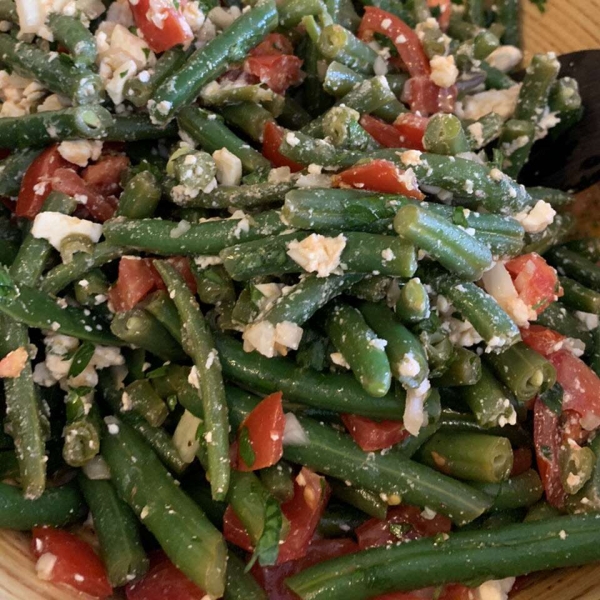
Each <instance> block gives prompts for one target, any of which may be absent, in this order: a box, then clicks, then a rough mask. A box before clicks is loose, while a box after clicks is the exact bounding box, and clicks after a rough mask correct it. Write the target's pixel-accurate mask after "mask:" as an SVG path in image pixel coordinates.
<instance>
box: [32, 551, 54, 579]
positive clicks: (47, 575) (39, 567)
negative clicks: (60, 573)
mask: <svg viewBox="0 0 600 600" xmlns="http://www.w3.org/2000/svg"><path fill="white" fill-rule="evenodd" d="M57 560H58V558H57V556H56V555H55V554H51V553H50V552H44V554H42V555H41V556H40V557H39V558H38V559H37V562H36V563H35V572H36V573H37V576H38V577H39V578H40V579H42V580H44V581H49V580H51V579H52V571H54V567H55V565H56V561H57Z"/></svg>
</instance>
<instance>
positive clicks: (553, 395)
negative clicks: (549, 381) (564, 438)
mask: <svg viewBox="0 0 600 600" xmlns="http://www.w3.org/2000/svg"><path fill="white" fill-rule="evenodd" d="M563 395H564V390H563V389H562V386H561V385H560V383H558V382H556V383H555V384H554V385H553V386H552V387H551V388H550V389H549V390H546V391H545V392H544V393H543V394H540V400H541V401H542V402H543V403H544V404H545V405H546V406H547V407H548V408H549V409H550V410H551V411H552V412H553V413H555V414H557V415H560V413H561V412H562V403H563Z"/></svg>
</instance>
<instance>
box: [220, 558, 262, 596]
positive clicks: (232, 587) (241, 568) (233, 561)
mask: <svg viewBox="0 0 600 600" xmlns="http://www.w3.org/2000/svg"><path fill="white" fill-rule="evenodd" d="M226 576H227V582H226V584H225V593H224V595H223V598H224V600H268V599H267V594H266V592H265V591H264V590H263V589H262V588H261V587H260V585H258V583H257V581H256V579H254V577H253V576H252V575H251V574H250V573H247V572H246V564H245V563H244V561H243V560H241V559H240V558H238V557H237V556H236V554H235V553H234V552H229V558H228V559H227V574H226Z"/></svg>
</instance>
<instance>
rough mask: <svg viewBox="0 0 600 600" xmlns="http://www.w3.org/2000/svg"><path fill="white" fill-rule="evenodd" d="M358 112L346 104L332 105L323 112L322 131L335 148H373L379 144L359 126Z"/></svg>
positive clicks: (365, 149)
mask: <svg viewBox="0 0 600 600" xmlns="http://www.w3.org/2000/svg"><path fill="white" fill-rule="evenodd" d="M359 119H360V114H359V113H358V112H357V111H355V110H354V109H353V108H348V107H347V106H334V107H333V108H331V109H330V110H329V111H327V113H326V114H325V118H324V119H323V133H324V134H325V137H326V138H328V139H329V140H330V141H331V143H332V144H333V145H334V146H335V147H336V148H346V149H348V150H362V151H364V152H366V151H368V150H374V149H375V148H379V147H380V146H379V144H377V143H374V139H373V138H372V137H371V136H370V135H369V134H368V133H367V132H366V131H365V130H364V129H363V128H362V127H361V126H360V124H359Z"/></svg>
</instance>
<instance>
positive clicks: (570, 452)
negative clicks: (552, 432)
mask: <svg viewBox="0 0 600 600" xmlns="http://www.w3.org/2000/svg"><path fill="white" fill-rule="evenodd" d="M595 463H596V455H595V454H594V451H593V450H592V449H591V448H589V447H588V446H584V447H583V448H581V447H579V446H577V444H574V445H571V444H566V445H565V446H563V447H562V448H561V451H560V455H559V460H558V465H559V470H560V481H561V483H562V486H563V488H564V490H565V492H566V493H567V494H568V495H573V494H576V493H577V492H579V491H580V490H581V489H582V488H583V487H584V486H585V484H586V483H587V482H588V481H589V480H590V478H591V476H592V473H593V471H594V465H595Z"/></svg>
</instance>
